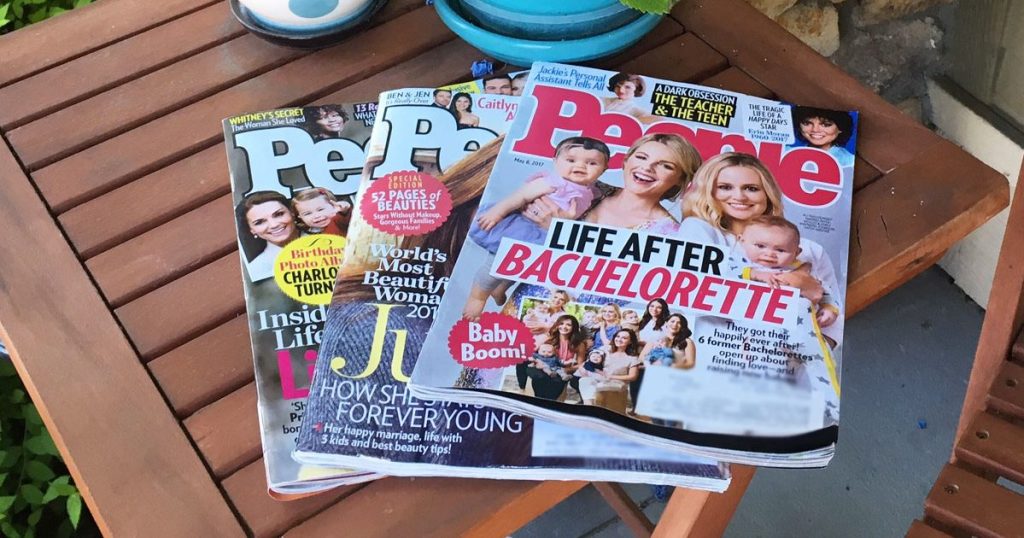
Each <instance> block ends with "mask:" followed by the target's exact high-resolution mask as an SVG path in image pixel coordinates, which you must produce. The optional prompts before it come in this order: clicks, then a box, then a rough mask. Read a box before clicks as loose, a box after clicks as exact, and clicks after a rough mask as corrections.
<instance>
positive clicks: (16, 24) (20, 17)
mask: <svg viewBox="0 0 1024 538" xmlns="http://www.w3.org/2000/svg"><path fill="white" fill-rule="evenodd" d="M92 1H93V0H0V34H4V33H7V32H10V31H13V30H17V29H18V28H21V27H23V26H28V25H29V24H32V23H34V22H39V21H41V20H44V19H48V18H50V17H53V16H55V15H60V14H61V13H64V12H65V11H67V10H69V9H74V8H77V7H82V6H84V5H87V4H90V3H92Z"/></svg>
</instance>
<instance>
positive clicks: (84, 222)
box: [60, 144, 231, 258]
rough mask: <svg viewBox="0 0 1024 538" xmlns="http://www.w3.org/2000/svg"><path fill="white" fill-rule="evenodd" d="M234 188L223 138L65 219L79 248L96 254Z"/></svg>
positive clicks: (62, 220) (84, 253) (83, 252)
mask: <svg viewBox="0 0 1024 538" xmlns="http://www.w3.org/2000/svg"><path fill="white" fill-rule="evenodd" d="M229 192H231V183H230V180H229V179H228V165H227V159H226V158H225V157H224V145H223V144H218V145H216V146H214V147H211V148H207V149H204V150H203V151H200V152H199V153H196V154H195V155H190V156H189V157H186V158H184V159H181V160H179V161H176V162H174V163H173V164H171V165H169V166H167V167H166V168H161V169H159V170H157V171H155V172H153V173H152V174H149V175H147V176H145V177H143V178H141V179H139V180H137V181H133V182H131V183H129V184H127V185H125V186H123V187H121V188H119V189H116V190H114V191H111V192H109V193H107V194H104V195H103V196H100V197H99V198H96V199H93V200H89V201H88V202H86V203H84V204H81V205H77V206H75V207H73V208H71V209H70V210H69V211H68V212H67V213H64V214H63V215H61V216H60V223H61V225H62V226H63V228H64V230H65V232H67V234H68V238H69V239H70V240H71V244H72V245H74V246H75V248H76V249H77V250H78V252H79V254H81V255H82V256H83V257H86V258H90V257H92V256H95V255H96V254H98V253H99V252H102V251H103V250H106V249H108V248H110V247H112V246H114V245H116V244H118V243H120V242H122V241H126V240H128V239H129V238H131V237H134V236H137V235H139V234H141V233H143V232H145V231H146V230H149V229H152V228H153V227H155V226H158V225H160V224H163V223H164V222H167V221H168V220H170V219H172V218H174V217H177V216H179V215H182V214H184V213H185V212H187V211H188V210H190V209H192V208H195V207H197V206H199V205H202V204H205V203H206V202H209V201H210V200H213V199H215V198H217V197H219V196H223V195H224V194H227V193H229ZM139 200H146V203H143V204H140V203H138V201H139Z"/></svg>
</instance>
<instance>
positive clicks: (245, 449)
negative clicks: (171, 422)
mask: <svg viewBox="0 0 1024 538" xmlns="http://www.w3.org/2000/svg"><path fill="white" fill-rule="evenodd" d="M255 410H256V385H255V384H253V383H250V384H248V385H246V386H244V387H242V388H240V389H238V390H236V391H234V392H232V393H231V394H229V395H227V396H225V397H224V398H221V399H220V400H217V401H216V402H215V403H212V404H210V405H208V406H206V407H204V408H202V409H200V410H199V411H197V412H196V413H195V414H194V415H192V416H190V417H188V418H187V419H185V422H184V424H185V429H187V430H188V433H189V435H190V436H191V437H192V440H193V441H194V442H195V444H196V447H198V448H199V453H200V454H202V455H203V458H204V459H205V460H206V463H207V465H209V466H210V469H211V470H212V471H213V474H214V476H216V477H218V478H223V477H225V476H227V475H229V474H231V473H233V472H235V471H237V470H238V469H241V468H242V466H244V465H246V464H248V463H251V462H252V461H254V460H256V459H257V458H259V457H260V454H261V453H262V447H261V445H260V424H259V420H257V418H256V413H255V412H254V411H255Z"/></svg>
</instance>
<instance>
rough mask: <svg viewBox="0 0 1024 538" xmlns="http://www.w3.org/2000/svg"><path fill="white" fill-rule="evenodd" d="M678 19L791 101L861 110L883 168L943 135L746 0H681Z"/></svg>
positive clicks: (871, 157)
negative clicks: (852, 75)
mask: <svg viewBox="0 0 1024 538" xmlns="http://www.w3.org/2000/svg"><path fill="white" fill-rule="evenodd" d="M672 17H674V18H675V19H676V20H678V21H679V22H680V23H682V25H683V26H684V27H685V28H686V29H687V31H690V32H694V33H695V34H697V35H698V36H700V37H701V38H702V39H704V40H705V41H707V42H708V44H709V45H711V46H712V47H714V48H715V49H716V50H718V51H719V52H722V53H723V54H725V55H726V56H727V57H728V58H729V63H731V64H732V65H734V66H736V67H739V68H740V69H742V70H743V71H744V72H746V73H747V74H748V75H750V76H751V77H753V78H754V79H756V80H757V81H758V82H760V83H761V84H763V85H764V86H766V87H768V88H771V89H772V91H773V92H774V93H775V94H776V95H777V96H779V98H781V99H783V100H785V101H789V102H791V103H799V104H802V105H813V106H823V107H827V108H835V109H841V110H859V111H860V112H861V120H862V123H861V126H860V135H861V138H860V139H859V141H858V146H859V147H858V153H860V154H861V156H862V157H863V158H864V159H865V160H867V161H868V162H870V163H871V164H872V166H874V167H875V168H877V169H879V170H882V171H886V172H887V171H890V170H893V169H894V168H896V167H897V166H899V165H902V164H907V163H909V162H910V161H912V160H913V159H914V158H915V157H916V156H917V154H919V153H921V152H923V151H925V150H926V149H928V148H929V147H931V146H933V145H934V144H935V143H936V142H937V141H938V139H939V137H938V136H937V135H935V133H932V132H931V131H929V130H928V129H927V128H925V127H924V126H922V125H921V124H919V123H917V122H916V121H914V120H913V119H911V118H909V117H907V116H905V115H904V114H903V113H901V112H900V111H899V110H898V109H896V107H894V106H892V105H890V104H889V103H887V102H885V100H884V99H882V98H881V97H879V96H878V95H876V94H875V93H874V92H872V91H871V90H869V89H867V88H865V87H864V86H863V85H861V84H860V83H859V82H857V80H855V79H854V78H853V77H851V76H850V75H848V74H846V73H844V72H843V71H842V70H841V69H839V68H838V67H836V66H834V65H832V64H831V63H829V62H827V61H823V60H822V58H821V55H819V54H818V53H817V52H815V51H814V50H813V49H811V48H810V47H808V46H807V45H804V44H803V43H802V42H800V40H799V39H797V38H796V37H795V36H793V35H792V34H790V33H789V32H787V31H786V30H784V29H783V28H782V27H781V26H779V25H778V24H774V23H773V22H772V21H771V20H770V19H768V18H767V17H765V16H764V15H763V14H761V13H760V12H759V11H757V10H756V9H754V8H753V7H751V6H750V5H749V4H748V3H747V2H745V1H744V0H715V1H714V2H698V1H690V2H680V3H679V4H677V5H676V7H675V9H673V11H672ZM723 21H729V22H728V23H724V22H723ZM754 44H756V46H754ZM894 140H899V143H898V144H895V143H893V141H894Z"/></svg>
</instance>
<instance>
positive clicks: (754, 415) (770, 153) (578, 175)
mask: <svg viewBox="0 0 1024 538" xmlns="http://www.w3.org/2000/svg"><path fill="white" fill-rule="evenodd" d="M521 107H522V110H521V112H520V114H519V115H518V116H517V120H516V121H515V123H514V125H513V126H512V127H511V128H510V132H509V135H508V139H507V140H506V141H505V143H504V145H503V146H502V148H501V151H500V153H499V155H498V158H497V162H496V164H495V166H494V172H493V173H492V175H491V177H490V179H489V181H488V184H487V188H486V190H485V191H484V194H483V197H482V200H481V203H480V210H479V211H478V212H477V214H476V215H475V216H474V218H473V221H472V224H471V225H470V226H469V231H468V236H469V239H468V240H467V241H466V242H465V244H464V245H463V250H462V252H461V254H460V255H459V261H458V263H457V264H456V266H455V269H454V271H453V273H452V276H451V281H450V283H449V286H448V290H447V292H446V293H445V296H444V299H443V301H442V303H441V305H440V307H439V308H438V313H437V317H436V322H435V324H434V325H433V328H432V329H431V330H430V333H429V334H428V336H427V339H426V341H425V342H424V344H423V348H422V349H423V350H424V351H422V352H421V355H420V358H419V361H418V362H417V366H416V368H415V371H414V374H413V376H412V381H411V384H410V388H411V390H412V392H413V394H414V395H416V396H418V397H424V398H439V399H444V400H448V401H451V402H453V405H454V404H455V403H462V404H488V405H494V406H496V407H500V408H503V409H506V410H510V411H517V412H523V413H526V414H528V415H530V416H533V417H535V418H547V419H551V420H555V421H557V422H560V423H565V424H574V425H576V424H585V425H588V426H589V427H592V428H598V429H601V430H603V431H606V432H612V433H617V434H620V435H623V436H625V437H626V438H628V439H632V440H636V441H643V442H645V443H649V444H651V445H653V446H658V447H662V448H675V449H681V450H686V451H689V452H691V453H696V454H701V455H705V456H710V457H715V458H720V459H723V460H726V461H733V462H740V463H750V464H759V465H779V466H820V465H824V464H825V463H827V461H828V460H829V459H830V458H831V455H832V453H833V451H834V443H835V440H836V437H837V433H838V420H839V395H840V379H839V375H840V369H841V356H842V343H843V325H844V316H843V304H844V299H845V295H846V275H847V264H848V260H847V255H848V243H849V232H850V208H851V201H852V193H853V160H854V158H853V152H854V147H855V143H856V130H857V114H856V113H855V112H846V111H833V110H823V109H817V108H810V107H801V106H794V105H790V104H787V103H781V102H776V101H770V100H765V99H760V98H756V97H751V96H746V95H742V94H737V93H732V92H728V91H724V90H719V89H715V88H706V87H701V86H695V85H691V84H682V83H677V82H671V81H666V80H658V79H654V78H650V77H643V76H640V75H637V74H633V73H615V72H608V71H602V70H597V69H589V68H584V67H575V66H568V65H558V64H549V63H537V64H535V65H534V66H533V69H532V71H531V75H530V79H529V81H528V82H527V85H526V89H525V91H524V97H523V102H522V104H521ZM437 350H447V352H443V351H442V352H437ZM467 378H472V379H473V380H474V382H473V383H472V384H471V385H467V384H466V383H464V380H465V379H467ZM467 387H468V388H472V389H474V390H465V389H466V388H467Z"/></svg>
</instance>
